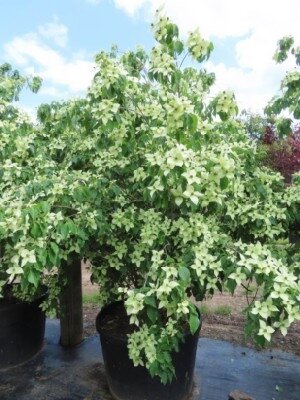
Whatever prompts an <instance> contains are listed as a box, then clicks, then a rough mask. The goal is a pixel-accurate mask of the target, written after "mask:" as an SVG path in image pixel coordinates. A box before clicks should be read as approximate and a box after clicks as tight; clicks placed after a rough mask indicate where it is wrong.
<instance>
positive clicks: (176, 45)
mask: <svg viewBox="0 0 300 400" xmlns="http://www.w3.org/2000/svg"><path fill="white" fill-rule="evenodd" d="M174 49H175V51H176V53H177V54H181V53H182V52H183V49H184V46H183V43H182V42H181V41H180V40H177V41H176V42H175V43H174Z"/></svg>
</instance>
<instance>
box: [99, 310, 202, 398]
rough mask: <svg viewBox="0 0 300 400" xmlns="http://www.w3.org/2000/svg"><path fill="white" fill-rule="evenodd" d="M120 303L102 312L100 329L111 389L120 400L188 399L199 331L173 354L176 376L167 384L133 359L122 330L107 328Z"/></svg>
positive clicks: (188, 334)
mask: <svg viewBox="0 0 300 400" xmlns="http://www.w3.org/2000/svg"><path fill="white" fill-rule="evenodd" d="M120 304H121V303H120V302H117V303H113V304H111V305H109V306H107V307H105V308H103V309H102V311H101V312H100V313H99V314H98V316H97V319H96V328H97V330H98V332H99V334H100V340H101V347H102V353H103V359H104V366H105V372H106V377H107V381H108V385H109V388H110V391H111V393H112V395H113V396H114V398H115V399H117V400H184V399H187V398H188V396H189V395H190V393H191V390H192V387H193V377H194V366H195V358H196V351H197V343H198V337H199V331H200V326H199V329H198V331H197V332H196V333H195V334H194V335H192V334H191V333H186V335H185V341H184V343H182V344H181V346H180V351H179V352H178V353H177V352H174V353H173V354H172V359H173V363H174V367H175V371H176V378H174V379H173V381H172V382H171V383H170V384H167V385H163V384H162V383H161V382H160V380H159V379H158V378H156V377H155V378H151V376H150V374H149V372H148V371H147V370H146V368H144V367H140V366H139V367H134V365H133V362H132V361H131V360H130V359H129V356H128V349H127V339H125V338H124V335H123V336H122V335H120V334H119V333H118V332H115V333H114V334H112V333H111V331H106V330H103V329H102V327H103V324H102V322H103V320H104V318H105V317H107V315H110V314H112V313H114V312H115V310H116V307H119V306H120Z"/></svg>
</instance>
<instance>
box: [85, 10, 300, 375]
mask: <svg viewBox="0 0 300 400" xmlns="http://www.w3.org/2000/svg"><path fill="white" fill-rule="evenodd" d="M153 31H154V36H155V39H156V41H157V44H156V46H155V47H154V48H153V49H152V51H151V52H150V54H147V53H145V52H144V51H143V50H141V49H138V50H137V51H135V52H127V53H125V54H123V55H121V56H118V53H117V52H116V51H115V50H114V51H112V52H111V53H105V52H102V53H100V54H98V55H97V57H96V62H97V66H98V72H97V73H96V75H95V78H94V80H93V83H92V85H91V87H90V89H89V92H88V96H87V103H86V106H85V107H86V110H88V112H87V113H88V114H89V116H90V119H89V123H88V125H87V126H88V128H87V129H86V130H84V131H83V134H82V136H81V140H82V144H81V149H83V151H84V152H86V154H89V160H88V163H89V165H91V168H93V169H95V171H97V174H99V175H102V176H103V177H105V179H107V180H108V181H109V182H110V183H111V184H113V185H114V191H113V192H112V193H113V196H112V197H111V200H110V202H109V208H108V209H107V212H106V218H107V220H106V226H105V229H103V230H102V233H101V235H98V237H95V240H93V241H92V242H91V250H90V255H89V257H90V259H91V261H92V263H93V266H94V270H93V279H94V280H96V281H97V282H98V283H99V285H100V294H101V298H102V303H103V304H105V303H108V302H111V301H113V300H116V299H123V300H124V301H125V306H126V310H127V313H128V315H129V316H130V322H131V324H133V325H134V326H135V329H134V332H133V333H131V334H130V335H129V344H128V347H129V355H130V357H131V358H132V360H133V362H134V364H135V365H144V366H146V367H147V368H148V369H149V371H150V373H151V375H152V376H155V375H158V376H160V378H161V379H162V381H163V382H167V381H168V380H170V379H171V378H172V376H173V373H174V370H173V366H172V362H171V357H170V352H171V351H172V350H174V349H177V347H178V344H179V343H180V341H181V340H182V337H183V332H184V329H185V328H184V326H186V324H188V325H189V328H190V330H191V332H195V331H196V329H197V328H198V325H199V318H198V314H197V312H196V310H195V308H194V306H193V304H192V301H191V299H193V298H196V299H197V300H202V299H203V298H204V297H205V296H206V295H212V294H213V293H214V292H215V291H216V290H222V288H224V287H227V288H228V289H229V290H230V291H231V292H234V290H235V288H236V287H237V285H244V286H245V287H246V289H247V290H248V291H249V293H250V289H249V285H250V283H255V284H256V285H258V286H259V287H260V288H259V291H258V295H257V296H254V295H253V296H250V298H249V307H248V308H247V309H246V311H245V312H246V315H247V317H248V322H247V325H246V332H247V333H248V334H250V335H253V336H255V338H256V340H257V341H258V343H260V344H263V343H264V342H265V341H269V340H270V339H271V335H272V333H273V332H275V330H277V329H279V330H281V332H282V333H283V334H286V332H287V328H288V327H289V326H290V324H291V323H292V322H293V321H294V320H297V319H299V318H300V310H299V301H300V297H299V295H300V292H299V267H300V264H299V260H298V258H297V253H296V252H293V251H292V246H291V245H289V244H288V240H287V229H288V224H289V220H290V215H291V209H293V208H295V207H298V205H299V200H300V198H299V186H298V185H297V184H296V183H295V185H294V186H293V187H290V188H285V185H284V182H283V179H282V177H281V175H280V174H277V173H273V172H271V171H270V170H268V169H267V168H262V167H258V166H257V160H256V156H255V154H256V145H255V143H253V141H251V140H250V139H249V138H248V137H247V135H246V134H245V131H244V129H243V126H242V125H241V124H240V123H239V122H238V121H237V120H236V118H235V116H236V115H237V112H238V108H237V105H236V103H235V100H234V95H233V93H231V92H221V93H220V94H218V95H217V96H216V97H214V98H211V97H210V96H209V89H210V87H211V85H212V84H213V82H214V76H213V75H212V74H209V73H207V72H206V71H205V69H199V68H195V67H191V66H188V67H185V68H184V67H183V62H184V61H185V60H186V59H187V57H190V59H191V61H192V64H194V63H196V62H200V63H201V62H203V61H204V60H206V59H208V57H209V55H210V52H211V50H212V47H213V46H212V44H211V43H210V42H208V41H206V40H204V39H203V38H202V37H201V35H200V33H199V32H198V31H196V32H192V33H191V34H190V35H189V36H188V39H187V42H186V43H184V42H183V41H182V40H181V39H180V37H179V32H178V28H177V26H176V25H174V24H173V23H172V22H170V21H169V19H168V18H166V17H164V16H161V15H158V16H157V18H156V20H155V23H154V24H153ZM190 64H191V63H190ZM87 146H88V147H87ZM87 148H88V150H87Z"/></svg>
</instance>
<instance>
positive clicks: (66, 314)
mask: <svg viewBox="0 0 300 400" xmlns="http://www.w3.org/2000/svg"><path fill="white" fill-rule="evenodd" d="M62 268H63V272H64V275H65V277H66V278H67V285H66V286H65V288H64V289H63V291H62V293H61V297H60V307H61V316H60V344H61V345H62V346H66V347H71V346H75V345H77V344H79V343H80V342H82V340H83V316H82V275H81V260H80V259H77V258H74V259H73V261H72V262H71V263H70V264H67V263H65V264H64V265H63V266H62Z"/></svg>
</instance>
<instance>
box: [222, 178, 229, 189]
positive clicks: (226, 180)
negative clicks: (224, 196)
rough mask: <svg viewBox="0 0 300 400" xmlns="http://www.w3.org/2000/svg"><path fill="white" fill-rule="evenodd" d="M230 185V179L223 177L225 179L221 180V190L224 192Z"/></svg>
mask: <svg viewBox="0 0 300 400" xmlns="http://www.w3.org/2000/svg"><path fill="white" fill-rule="evenodd" d="M228 184H229V179H228V178H227V176H223V178H221V179H220V188H221V189H222V190H225V189H226V188H227V186H228Z"/></svg>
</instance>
